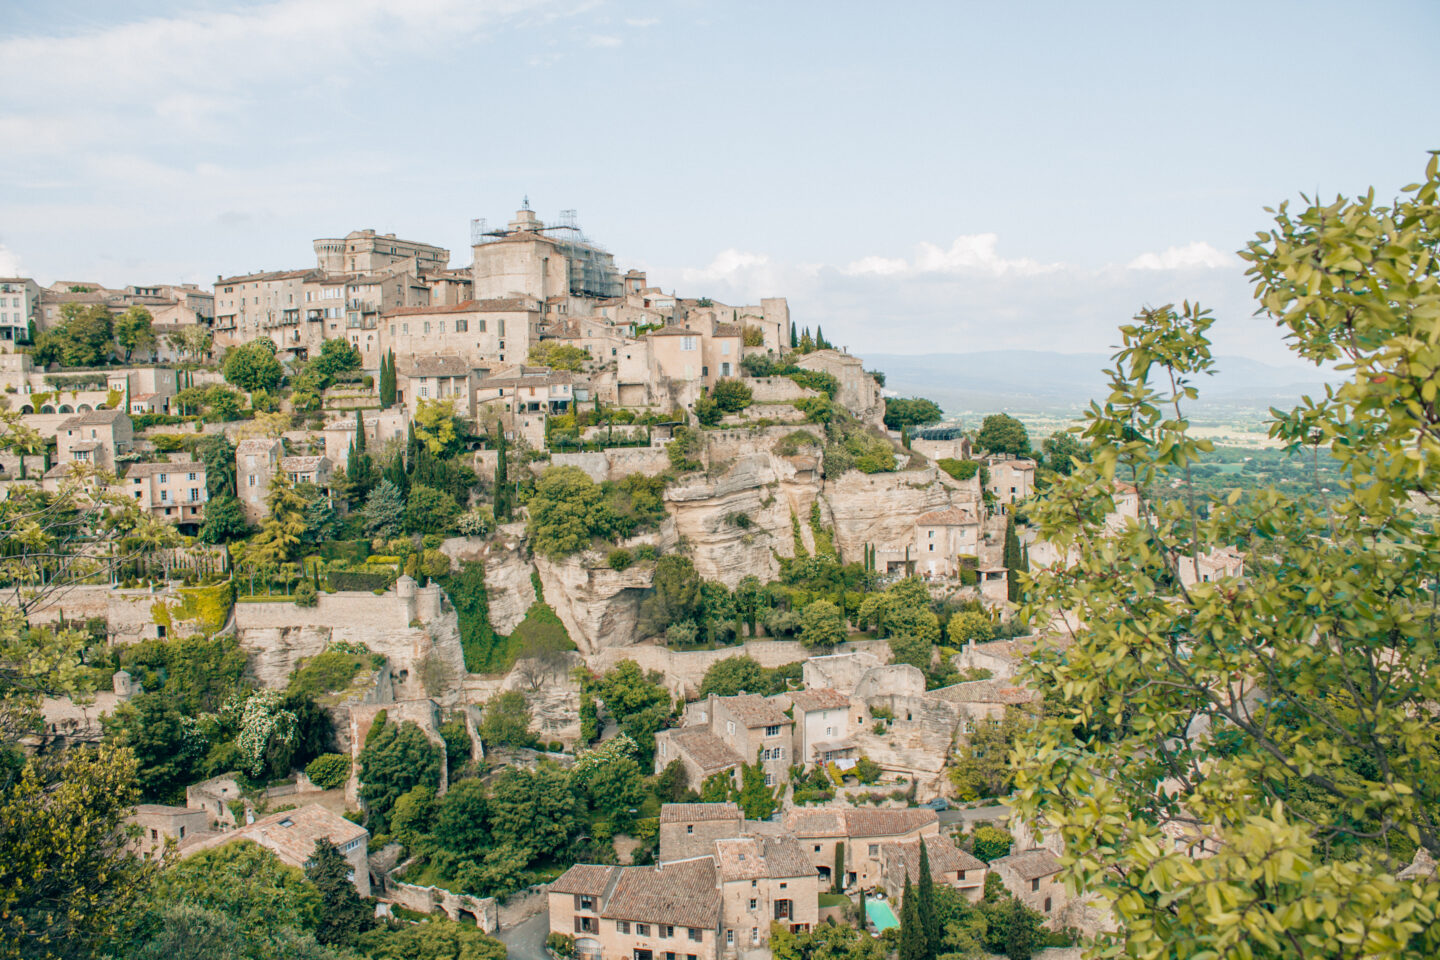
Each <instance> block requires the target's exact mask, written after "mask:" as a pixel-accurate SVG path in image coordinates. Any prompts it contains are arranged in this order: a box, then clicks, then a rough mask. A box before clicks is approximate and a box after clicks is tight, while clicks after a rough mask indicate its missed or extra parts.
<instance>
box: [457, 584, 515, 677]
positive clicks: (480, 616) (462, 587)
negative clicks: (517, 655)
mask: <svg viewBox="0 0 1440 960" xmlns="http://www.w3.org/2000/svg"><path fill="white" fill-rule="evenodd" d="M440 585H441V587H443V588H444V590H445V595H446V596H448V597H449V598H450V602H451V603H452V604H454V606H455V615H456V617H457V619H459V621H460V650H461V652H462V653H463V655H464V657H465V669H466V670H467V671H469V672H471V673H484V672H486V671H488V670H501V669H508V668H509V665H510V664H509V663H508V662H506V661H505V649H504V647H503V646H502V641H503V639H504V638H502V637H500V636H498V635H497V634H496V633H495V630H494V628H493V627H491V625H490V601H489V595H488V593H487V592H486V589H485V564H484V563H480V562H475V561H466V562H464V563H462V564H461V565H460V570H459V572H457V573H453V574H450V575H449V576H446V577H441V578H440Z"/></svg>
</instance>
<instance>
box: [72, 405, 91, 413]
mask: <svg viewBox="0 0 1440 960" xmlns="http://www.w3.org/2000/svg"><path fill="white" fill-rule="evenodd" d="M91 409H92V407H91V406H90V404H88V403H82V404H80V405H79V406H77V407H76V408H75V412H76V413H89V412H90V411H91Z"/></svg>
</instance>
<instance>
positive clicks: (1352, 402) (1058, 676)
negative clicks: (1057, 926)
mask: <svg viewBox="0 0 1440 960" xmlns="http://www.w3.org/2000/svg"><path fill="white" fill-rule="evenodd" d="M1437 163H1440V160H1437V158H1436V157H1434V156H1432V158H1431V160H1430V162H1429V164H1428V165H1427V168H1426V171H1425V178H1424V180H1423V182H1421V183H1419V184H1417V185H1415V186H1414V187H1413V188H1411V189H1409V190H1407V191H1406V193H1405V195H1404V196H1402V197H1401V198H1399V199H1397V200H1395V201H1394V202H1392V203H1390V204H1384V203H1381V202H1377V201H1376V199H1375V195H1374V193H1373V192H1372V193H1370V194H1368V195H1366V196H1364V197H1361V198H1359V199H1356V200H1346V199H1343V198H1341V199H1337V200H1336V201H1334V202H1333V203H1329V204H1321V203H1319V202H1312V201H1309V200H1305V201H1304V202H1303V203H1302V204H1301V205H1300V207H1299V209H1292V208H1291V207H1290V206H1289V205H1288V204H1286V205H1282V206H1280V207H1278V208H1277V209H1276V211H1275V213H1274V225H1273V226H1272V227H1271V228H1270V229H1269V230H1268V231H1266V232H1264V233H1261V234H1259V235H1258V236H1257V238H1256V239H1255V240H1252V241H1251V242H1250V244H1249V245H1248V246H1247V248H1246V249H1245V250H1244V251H1243V252H1242V256H1243V257H1244V258H1245V259H1246V260H1247V261H1248V262H1249V263H1250V265H1251V266H1250V276H1251V277H1252V278H1253V280H1254V283H1255V294H1256V299H1257V300H1258V302H1259V303H1260V304H1261V307H1262V309H1263V310H1264V311H1265V312H1266V313H1267V314H1268V315H1269V316H1270V317H1271V318H1273V319H1274V320H1275V321H1276V322H1277V323H1278V324H1279V325H1280V326H1282V327H1283V328H1284V329H1285V331H1286V333H1287V336H1288V338H1289V339H1290V341H1291V344H1292V348H1293V349H1294V350H1296V351H1297V352H1298V353H1299V354H1300V355H1301V356H1302V357H1304V358H1305V359H1307V360H1310V361H1312V362H1334V361H1340V362H1341V366H1340V367H1339V369H1340V370H1341V371H1342V372H1344V373H1345V374H1346V376H1347V377H1348V379H1347V380H1346V381H1345V382H1344V383H1343V384H1342V385H1340V386H1338V387H1335V388H1333V389H1330V390H1327V391H1326V394H1325V395H1324V396H1323V397H1320V398H1318V399H1317V398H1307V399H1306V400H1304V401H1303V402H1302V403H1301V404H1300V405H1298V406H1296V407H1295V408H1294V409H1292V410H1290V411H1288V412H1277V413H1276V414H1275V418H1274V420H1273V422H1272V424H1271V433H1272V435H1274V436H1275V437H1276V438H1278V439H1280V440H1283V441H1285V442H1286V443H1288V444H1290V445H1291V447H1292V448H1293V449H1295V450H1297V451H1300V450H1303V451H1305V452H1306V454H1307V456H1308V457H1310V458H1312V462H1317V461H1318V460H1319V459H1320V458H1321V457H1322V456H1328V457H1333V458H1335V460H1336V461H1337V462H1338V464H1339V465H1340V466H1341V468H1342V469H1343V478H1342V480H1341V481H1339V482H1338V483H1337V484H1336V485H1335V486H1334V487H1332V488H1331V489H1330V491H1329V492H1328V493H1325V494H1322V495H1320V496H1311V497H1307V498H1305V499H1303V500H1296V499H1293V498H1291V497H1289V496H1286V495H1283V494H1281V493H1279V492H1276V491H1273V490H1272V491H1263V492H1261V493H1259V494H1258V495H1256V496H1254V497H1251V498H1247V499H1244V500H1242V499H1241V498H1240V497H1238V496H1235V497H1233V498H1230V499H1225V500H1220V499H1212V498H1209V497H1204V498H1202V497H1201V496H1200V495H1199V494H1197V493H1194V492H1193V487H1192V488H1191V492H1187V493H1186V494H1184V495H1183V496H1181V497H1179V498H1176V499H1170V500H1165V501H1155V500H1152V499H1151V498H1150V497H1149V496H1147V495H1146V492H1145V491H1146V490H1147V487H1148V485H1149V484H1150V483H1152V482H1154V481H1156V480H1157V479H1158V477H1159V475H1160V474H1161V471H1169V470H1171V469H1174V470H1175V471H1176V474H1177V475H1178V476H1179V477H1180V478H1182V483H1183V482H1184V480H1186V479H1188V470H1189V465H1190V464H1191V463H1192V462H1193V461H1194V459H1195V458H1196V456H1197V455H1198V454H1200V453H1203V452H1204V451H1205V450H1206V449H1207V448H1208V447H1209V444H1208V442H1207V441H1204V440H1201V439H1197V438H1196V437H1194V436H1193V435H1192V434H1191V432H1190V427H1189V423H1188V419H1187V414H1188V412H1189V407H1190V405H1191V404H1192V403H1193V401H1194V399H1195V397H1196V395H1197V394H1198V391H1197V389H1196V388H1195V387H1194V386H1193V383H1194V382H1195V381H1197V380H1199V379H1201V378H1203V377H1204V375H1205V374H1206V373H1207V372H1208V371H1209V370H1211V369H1212V367H1213V359H1212V357H1211V355H1210V349H1209V342H1208V329H1209V326H1210V323H1211V317H1210V315H1209V313H1208V312H1207V311H1204V310H1202V309H1200V308H1199V307H1197V306H1196V305H1194V304H1185V305H1184V306H1182V307H1181V308H1180V309H1178V310H1177V309H1176V308H1174V307H1173V306H1168V307H1160V308H1155V309H1151V310H1146V311H1143V312H1142V313H1141V314H1140V315H1139V316H1138V317H1137V318H1136V320H1135V322H1133V323H1131V324H1128V325H1126V326H1125V327H1122V328H1121V336H1122V345H1121V349H1120V351H1119V352H1118V353H1117V354H1116V357H1115V362H1114V364H1112V373H1111V376H1110V379H1111V384H1110V386H1111V390H1110V393H1109V397H1108V399H1107V400H1106V402H1105V404H1104V406H1095V407H1092V409H1091V411H1090V414H1089V416H1088V418H1087V424H1086V429H1085V432H1084V437H1085V438H1086V439H1087V440H1089V441H1090V443H1091V446H1092V450H1093V459H1094V462H1093V463H1092V464H1087V465H1085V466H1084V467H1083V468H1081V469H1077V470H1076V471H1074V473H1073V475H1072V476H1071V477H1069V478H1068V479H1066V480H1064V481H1063V482H1060V483H1056V484H1054V485H1052V487H1051V488H1050V490H1049V491H1047V495H1046V497H1045V502H1044V505H1043V506H1042V507H1040V508H1039V509H1038V510H1037V511H1032V512H1031V517H1032V520H1035V521H1036V522H1037V523H1038V526H1039V528H1040V532H1041V535H1042V536H1043V537H1045V538H1046V539H1047V540H1050V541H1051V542H1053V543H1056V544H1057V545H1059V546H1060V547H1061V548H1062V549H1068V548H1069V547H1071V546H1074V547H1076V548H1077V551H1076V552H1077V554H1078V557H1077V562H1076V563H1075V564H1074V566H1073V567H1070V568H1067V569H1057V570H1050V571H1042V572H1040V573H1039V574H1038V575H1037V576H1036V577H1035V582H1036V587H1035V590H1034V593H1035V594H1036V596H1037V598H1038V599H1037V601H1036V602H1035V604H1034V606H1035V607H1036V613H1037V614H1038V615H1040V616H1041V617H1042V618H1043V616H1044V615H1045V613H1046V612H1047V611H1050V610H1057V611H1058V610H1065V611H1066V612H1067V613H1068V614H1069V615H1071V616H1072V617H1073V618H1074V619H1072V620H1071V621H1070V622H1072V623H1075V624H1077V625H1078V626H1077V627H1076V628H1075V629H1074V630H1073V631H1072V637H1073V643H1072V644H1071V645H1070V646H1069V647H1068V648H1067V650H1066V651H1065V655H1064V657H1063V659H1061V658H1054V659H1045V660H1042V661H1041V662H1039V663H1037V664H1036V665H1035V667H1034V668H1033V675H1034V677H1035V682H1037V683H1039V684H1041V685H1043V687H1044V688H1045V689H1050V690H1054V691H1057V695H1056V696H1055V703H1054V710H1053V713H1054V716H1053V717H1051V718H1048V719H1047V720H1046V721H1045V722H1044V723H1042V724H1041V725H1040V727H1039V729H1038V730H1037V731H1036V734H1035V736H1034V737H1033V738H1032V739H1030V740H1029V741H1028V742H1026V743H1025V745H1024V750H1023V753H1024V754H1025V755H1026V759H1027V763H1026V765H1025V769H1024V770H1023V771H1022V773H1021V774H1020V775H1018V776H1017V787H1018V788H1019V789H1018V791H1017V797H1016V804H1017V806H1018V808H1019V810H1020V811H1021V813H1022V815H1023V816H1026V817H1037V816H1038V817H1040V818H1043V819H1044V820H1046V821H1047V822H1048V824H1049V825H1050V826H1051V828H1052V829H1054V830H1055V831H1057V833H1058V835H1059V837H1060V838H1061V839H1063V840H1064V842H1065V845H1066V848H1067V852H1068V853H1069V854H1070V855H1071V856H1073V858H1074V861H1075V862H1074V865H1073V866H1072V867H1071V868H1069V869H1068V870H1067V871H1066V876H1067V878H1068V879H1070V880H1072V881H1075V882H1078V884H1079V885H1080V887H1081V888H1082V889H1085V890H1087V891H1094V892H1095V893H1097V894H1099V895H1101V896H1102V897H1104V898H1105V899H1106V900H1107V902H1109V903H1111V904H1112V905H1113V909H1114V910H1115V912H1116V917H1117V921H1118V924H1119V943H1118V945H1117V950H1123V951H1124V952H1125V953H1126V954H1127V955H1129V956H1133V957H1151V956H1159V955H1161V953H1162V952H1164V953H1168V954H1170V955H1177V954H1178V955H1186V954H1192V953H1197V952H1199V951H1202V950H1208V951H1213V952H1215V953H1216V954H1217V955H1220V956H1227V955H1238V954H1239V953H1240V952H1242V951H1252V950H1257V949H1263V950H1264V951H1265V952H1266V953H1267V954H1268V955H1269V956H1271V957H1300V956H1306V955H1314V954H1315V952H1316V951H1317V949H1318V950H1323V952H1324V953H1326V955H1327V956H1331V957H1342V958H1352V957H1362V956H1363V957H1384V958H1390V957H1401V956H1426V955H1430V954H1434V953H1436V952H1437V951H1440V928H1437V925H1436V922H1435V919H1434V918H1435V915H1436V908H1437V897H1440V890H1437V889H1436V888H1435V886H1434V885H1433V884H1429V885H1425V884H1421V885H1415V884H1411V883H1406V882H1401V881H1398V880H1397V879H1396V873H1397V872H1398V871H1399V869H1400V868H1401V867H1402V866H1403V865H1404V862H1405V861H1406V860H1407V859H1408V858H1409V855H1410V851H1411V850H1413V849H1414V848H1415V847H1417V846H1420V847H1424V848H1426V850H1427V851H1429V853H1430V854H1431V856H1436V855H1440V816H1437V811H1440V760H1437V758H1440V729H1437V727H1436V725H1435V724H1433V723H1429V722H1417V718H1420V717H1429V716H1430V715H1431V709H1432V707H1431V705H1433V704H1434V703H1435V702H1437V701H1440V674H1437V672H1436V671H1435V656H1434V649H1435V648H1434V636H1435V622H1434V618H1435V614H1434V611H1435V606H1434V598H1435V594H1434V592H1433V582H1434V560H1433V558H1434V557H1435V556H1437V555H1440V532H1437V529H1436V528H1435V526H1434V525H1433V524H1432V523H1430V522H1428V521H1426V520H1423V519H1422V518H1421V517H1420V516H1419V515H1418V514H1417V513H1416V512H1415V509H1414V507H1413V506H1412V503H1413V502H1417V501H1419V502H1425V501H1433V500H1434V499H1435V498H1436V495H1437V493H1440V488H1437V479H1436V478H1437V469H1440V440H1437V437H1440V409H1437V407H1436V405H1435V404H1434V402H1433V398H1434V397H1435V390H1436V386H1435V381H1434V378H1433V371H1434V370H1435V369H1436V368H1437V366H1440V363H1437V360H1440V356H1437V347H1436V346H1435V344H1436V343H1437V342H1440V316H1437V314H1436V312H1435V310H1434V308H1433V296H1434V291H1435V290H1436V289H1437V286H1440V264H1437V263H1436V260H1435V257H1434V255H1433V251H1434V249H1435V247H1436V243H1437V240H1440V206H1437V200H1440V170H1437ZM1427 398H1430V399H1427ZM1112 478H1113V479H1123V480H1125V481H1127V482H1130V483H1135V484H1137V485H1138V486H1140V487H1141V490H1142V493H1141V496H1140V501H1139V509H1138V513H1139V517H1138V519H1137V520H1134V521H1131V522H1128V523H1126V524H1125V525H1124V526H1123V527H1120V528H1119V529H1114V528H1107V527H1106V526H1105V525H1104V522H1103V517H1104V516H1105V514H1106V513H1107V512H1108V510H1109V509H1110V508H1111V506H1112V505H1113V499H1114V498H1113V492H1114V487H1113V480H1112ZM1232 544H1244V545H1246V546H1247V547H1248V548H1249V553H1248V555H1247V557H1246V570H1245V579H1244V580H1243V581H1236V580H1233V579H1227V580H1222V581H1221V582H1219V583H1204V582H1201V583H1195V584H1190V585H1186V584H1184V583H1183V582H1182V581H1181V579H1180V577H1179V561H1180V558H1182V557H1187V556H1188V557H1190V558H1192V559H1193V558H1194V557H1195V556H1196V555H1198V554H1200V553H1202V552H1205V551H1208V550H1210V549H1212V548H1214V547H1218V546H1224V545H1232ZM1047 712H1048V711H1047ZM1191 731H1194V732H1196V734H1198V735H1192V734H1191ZM1202 731H1204V732H1202ZM1297 781H1299V782H1303V784H1304V785H1305V787H1306V788H1307V790H1308V791H1312V792H1311V793H1309V794H1308V795H1306V796H1304V797H1302V798H1301V799H1302V804H1300V805H1298V808H1297V804H1295V803H1294V802H1292V797H1293V796H1294V791H1293V790H1292V784H1294V783H1295V782H1297ZM1162 782H1163V783H1164V784H1165V789H1164V792H1163V793H1162V792H1160V791H1159V790H1158V789H1157V786H1156V785H1157V784H1159V783H1162ZM1317 797H1324V798H1325V801H1326V803H1325V804H1324V806H1326V807H1328V811H1326V812H1324V813H1323V814H1322V815H1320V816H1315V814H1316V813H1317V812H1318V806H1317V805H1316V803H1315V800H1316V798H1317ZM1305 808H1308V809H1305ZM1302 809H1305V812H1304V813H1303V814H1302V812H1301V811H1302ZM1172 824H1182V825H1183V829H1185V830H1187V831H1194V833H1195V834H1196V835H1198V836H1199V837H1202V838H1204V840H1205V843H1206V850H1207V853H1208V852H1210V851H1211V850H1214V851H1216V853H1215V855H1213V856H1206V857H1203V858H1193V859H1192V858H1191V857H1190V856H1189V852H1188V851H1187V850H1184V849H1181V850H1175V849H1174V844H1173V843H1171V842H1168V840H1169V834H1167V833H1166V832H1164V831H1165V828H1166V827H1167V826H1170V825H1172ZM1102 849H1103V851H1104V852H1103V853H1101V852H1100V851H1101V850H1102ZM1142 851H1149V852H1148V853H1142ZM1067 859H1068V858H1067ZM1220 891H1223V894H1221V893H1219V892H1220ZM1217 895H1219V896H1222V897H1223V899H1222V901H1221V908H1220V909H1218V910H1217V909H1216V908H1215V906H1214V903H1215V899H1214V898H1215V897H1216V896H1217ZM1320 944H1323V945H1324V946H1323V947H1320V946H1319V945H1320Z"/></svg>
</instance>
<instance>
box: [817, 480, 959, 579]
mask: <svg viewBox="0 0 1440 960" xmlns="http://www.w3.org/2000/svg"><path fill="white" fill-rule="evenodd" d="M936 472H937V471H936V468H935V467H933V466H926V467H924V468H922V469H920V470H906V471H903V472H901V473H860V472H859V471H856V470H851V471H849V472H848V473H846V474H844V475H843V476H841V477H839V478H838V479H836V480H829V481H827V482H826V484H825V502H826V504H827V505H828V507H829V512H830V518H831V519H832V520H833V522H834V525H835V546H836V547H838V548H839V550H840V555H841V556H842V557H844V558H845V559H847V560H857V559H859V558H860V556H861V554H862V551H863V549H864V546H865V544H867V543H876V544H889V543H908V542H909V541H910V540H911V539H912V538H913V537H914V535H915V518H916V517H919V516H920V515H921V514H922V513H926V512H928V511H930V510H944V509H946V508H947V507H949V506H951V503H952V495H953V493H952V490H951V488H949V487H947V486H945V485H943V484H940V483H938V482H936V479H935V475H936ZM955 502H957V503H958V502H960V501H959V500H956V501H955Z"/></svg>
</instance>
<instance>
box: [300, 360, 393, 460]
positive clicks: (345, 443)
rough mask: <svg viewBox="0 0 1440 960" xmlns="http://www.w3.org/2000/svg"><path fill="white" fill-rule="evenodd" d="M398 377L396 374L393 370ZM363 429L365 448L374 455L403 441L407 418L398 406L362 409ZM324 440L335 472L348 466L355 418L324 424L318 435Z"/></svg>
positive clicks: (353, 440) (353, 436)
mask: <svg viewBox="0 0 1440 960" xmlns="http://www.w3.org/2000/svg"><path fill="white" fill-rule="evenodd" d="M397 377H398V371H397ZM360 422H361V424H362V425H363V428H364V430H365V448H366V449H367V450H369V451H370V454H371V456H372V457H373V456H375V455H376V454H377V453H378V452H379V451H380V450H381V449H382V448H383V447H384V446H385V444H386V443H388V442H389V441H391V440H395V439H404V437H405V428H406V426H407V425H408V424H409V422H410V421H409V418H408V417H407V416H406V415H405V410H404V408H402V407H391V408H390V409H389V410H366V411H364V412H363V413H361V415H360ZM320 435H321V436H322V437H323V438H324V441H325V459H327V460H329V461H330V465H331V466H332V467H334V468H336V469H344V468H347V467H349V466H350V445H351V444H352V443H354V442H355V415H354V414H351V415H350V416H348V417H345V416H342V417H341V418H340V419H338V420H332V421H331V422H329V423H327V424H326V425H325V428H324V429H323V430H322V431H321V432H320Z"/></svg>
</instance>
